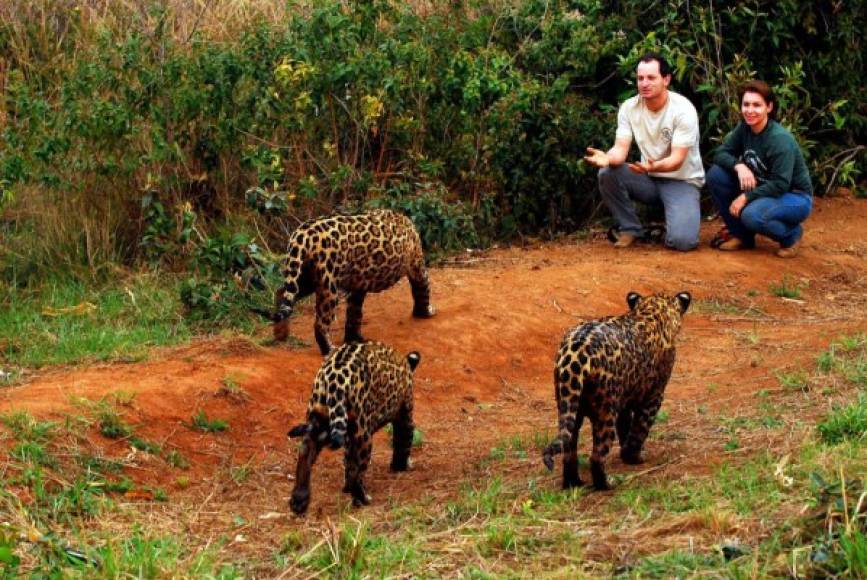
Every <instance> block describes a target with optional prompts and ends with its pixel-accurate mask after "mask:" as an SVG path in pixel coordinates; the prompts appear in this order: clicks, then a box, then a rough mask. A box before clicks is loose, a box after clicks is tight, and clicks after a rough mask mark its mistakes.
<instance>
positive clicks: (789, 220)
mask: <svg viewBox="0 0 867 580" xmlns="http://www.w3.org/2000/svg"><path fill="white" fill-rule="evenodd" d="M707 188H708V189H709V190H710V194H711V196H712V197H713V201H714V203H715V204H716V207H717V209H718V210H719V215H720V217H721V218H722V219H723V222H725V224H726V227H727V228H728V230H729V232H731V234H732V235H733V236H735V237H737V238H739V239H740V240H741V241H742V242H744V244H746V245H747V246H750V247H752V246H754V245H755V243H756V234H762V235H763V236H767V237H769V238H771V239H772V240H775V241H777V242H779V244H780V247H782V248H788V247H791V246H794V245H795V244H796V243H797V242H798V240H800V239H801V236H802V235H803V234H804V228H803V227H801V222H803V221H804V220H805V219H807V216H809V215H810V211H811V210H812V209H813V197H812V196H811V195H810V194H808V193H804V192H801V191H790V192H787V193H784V194H783V195H781V196H780V197H760V198H759V199H756V200H753V201H751V202H750V203H748V204H747V205H746V206H745V207H744V209H743V210H742V211H741V216H740V218H736V217H735V216H733V215H732V214H731V212H730V211H729V206H730V205H731V203H732V201H734V199H735V198H736V197H737V196H739V195H740V194H741V191H740V184H739V183H738V179H737V176H736V175H735V174H734V173H733V172H730V171H726V170H725V169H723V168H722V167H720V166H719V165H714V166H713V167H711V168H710V171H708V172H707Z"/></svg>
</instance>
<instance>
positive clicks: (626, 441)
mask: <svg viewBox="0 0 867 580" xmlns="http://www.w3.org/2000/svg"><path fill="white" fill-rule="evenodd" d="M691 300H692V297H691V296H690V294H689V292H680V293H678V294H676V295H675V296H666V295H662V294H655V295H652V296H647V297H644V296H641V295H640V294H638V293H636V292H630V293H629V294H628V295H627V297H626V302H627V304H628V305H629V312H627V313H626V314H623V315H621V316H611V317H607V318H602V319H599V320H594V321H589V322H585V323H583V324H579V325H578V326H575V327H573V328H572V329H570V330H569V331H567V332H566V335H565V336H564V338H563V341H562V343H561V345H560V349H559V351H558V353H557V358H556V361H555V366H554V396H555V399H556V402H557V413H558V434H557V437H556V438H555V439H554V440H553V441H552V442H551V444H550V445H548V446H547V447H546V448H545V450H544V452H543V455H542V460H543V462H544V464H545V466H546V467H547V468H548V470H549V471H550V470H553V469H554V456H555V455H557V454H560V453H563V454H564V457H563V488H564V489H566V488H571V487H575V486H579V485H581V484H582V481H581V478H580V477H579V475H578V452H577V448H578V432H579V430H580V429H581V424H582V422H583V421H584V418H585V417H587V418H588V419H589V420H590V422H591V425H592V431H593V450H592V453H591V455H590V472H591V476H592V479H593V486H594V488H596V489H610V484H609V483H608V478H607V476H606V473H605V460H606V458H607V456H608V453H609V451H610V449H611V445H612V443H613V441H614V436H615V433H616V435H617V438H618V440H619V442H620V457H621V459H622V460H623V462H624V463H627V464H637V463H642V462H643V459H642V457H641V451H642V448H643V446H644V442H645V440H646V439H647V436H648V433H649V432H650V428H651V426H652V425H653V422H654V421H655V420H656V414H657V413H658V411H659V408H660V406H661V405H662V399H663V395H664V392H665V387H666V385H667V384H668V380H669V378H670V377H671V372H672V369H673V368H674V359H675V337H676V336H677V334H678V332H679V331H680V327H681V322H682V320H683V316H684V314H685V313H686V311H687V309H688V308H689V304H690V302H691Z"/></svg>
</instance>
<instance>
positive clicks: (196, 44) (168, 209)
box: [0, 0, 867, 283]
mask: <svg viewBox="0 0 867 580" xmlns="http://www.w3.org/2000/svg"><path fill="white" fill-rule="evenodd" d="M7 4H9V6H8V7H6V9H5V10H4V12H3V16H2V18H3V20H2V21H0V46H2V47H3V48H4V51H3V54H4V57H3V59H4V60H3V76H2V79H0V82H2V83H3V84H4V99H3V101H2V103H0V119H2V127H3V129H2V137H0V138H2V140H3V144H4V146H3V147H2V148H0V208H2V210H3V212H4V221H5V220H6V217H5V216H9V220H11V223H13V224H14V227H12V229H11V232H10V233H11V235H10V236H8V237H9V238H11V241H9V242H8V247H9V252H7V253H9V254H13V255H15V256H17V257H16V258H15V259H14V260H11V259H10V258H6V259H5V260H4V262H5V264H4V266H3V272H4V277H6V278H7V279H15V280H22V279H24V278H27V277H28V276H30V275H31V274H29V272H31V271H33V270H36V271H39V270H53V269H59V268H60V267H63V268H64V269H69V270H72V271H74V272H75V273H77V274H79V275H93V274H92V272H94V271H98V270H100V269H101V268H103V269H105V270H107V271H110V270H111V268H107V267H105V266H106V265H108V264H113V263H121V264H135V263H136V262H137V261H138V260H139V259H141V258H145V259H147V260H148V261H151V262H160V263H163V264H165V263H166V262H168V263H169V265H170V266H172V267H176V268H180V267H184V266H185V265H186V263H185V262H186V259H187V258H188V257H189V256H190V255H191V252H192V251H193V246H195V245H200V244H204V243H206V238H207V235H206V234H205V233H201V234H200V235H197V233H198V232H210V231H212V230H219V229H220V227H224V226H225V225H226V224H229V223H237V222H238V221H243V222H246V224H249V225H250V226H253V225H255V226H263V227H262V228H261V229H259V230H256V231H261V232H263V238H262V239H260V240H257V241H258V242H259V243H271V242H275V241H277V240H278V239H281V238H280V236H283V237H284V238H285V235H286V232H287V231H289V230H291V225H293V224H294V223H297V222H296V221H295V218H296V217H299V216H300V217H301V218H304V217H309V216H310V215H314V214H320V213H326V212H330V211H333V210H334V209H335V208H338V207H341V206H356V207H357V206H360V205H363V204H364V203H365V202H367V201H369V200H370V198H371V197H376V195H377V192H383V191H389V192H390V193H389V194H388V196H386V197H387V201H386V203H389V204H390V205H389V206H390V207H399V208H402V209H404V210H405V211H407V212H408V213H410V214H411V215H413V216H414V219H415V218H418V219H419V227H420V228H423V229H424V230H425V232H427V233H426V234H425V236H426V242H425V243H426V244H428V246H429V247H430V248H432V250H433V251H444V250H447V249H453V248H455V247H460V246H461V245H475V244H477V243H478V240H477V238H478V237H482V238H487V237H488V236H493V235H496V236H510V235H513V234H516V233H536V232H540V231H544V232H554V231H558V230H570V229H573V228H575V227H577V226H580V225H582V224H583V223H584V222H585V221H586V220H587V219H589V217H590V216H591V215H593V209H594V206H595V204H596V203H597V202H596V179H595V171H593V170H592V169H591V168H588V167H587V166H585V165H584V164H583V163H582V162H581V161H580V157H581V155H582V153H583V149H584V147H586V146H588V145H596V146H600V147H605V146H606V145H607V144H608V143H610V141H611V139H612V137H613V128H614V113H615V111H616V107H617V104H618V103H619V102H620V101H621V100H622V99H623V98H624V97H625V96H627V95H629V94H631V93H633V92H634V88H633V81H632V74H633V69H634V65H635V62H634V60H635V57H636V56H638V54H639V53H641V52H642V51H644V50H647V49H656V50H660V51H662V52H663V53H665V54H667V55H668V56H669V57H670V59H671V61H672V62H673V63H674V64H675V81H674V85H675V87H674V88H675V89H676V90H678V91H679V92H681V93H683V94H685V95H686V96H687V97H689V98H690V99H692V101H693V102H694V103H695V104H696V108H697V110H698V111H699V112H700V115H701V120H700V121H701V128H702V143H701V146H702V151H703V152H704V153H705V154H706V155H707V156H710V155H711V154H712V150H713V148H714V147H715V145H716V144H717V143H718V142H719V140H720V139H721V138H722V137H723V136H724V135H725V133H726V132H727V131H728V130H730V128H731V127H732V126H733V123H734V122H735V121H736V120H737V118H738V112H737V103H735V102H734V101H735V100H736V97H735V91H736V87H737V85H738V83H740V82H741V81H742V80H744V79H746V78H748V77H752V76H759V77H762V78H765V79H766V80H768V81H770V82H771V83H772V84H773V85H774V86H775V87H776V88H777V90H778V93H779V96H780V106H779V111H780V114H781V120H782V121H783V123H784V124H785V125H787V126H788V127H790V128H791V129H792V130H793V131H794V132H795V133H796V135H797V136H798V137H799V139H800V140H801V145H802V147H804V149H805V150H806V152H807V156H808V160H809V163H810V165H811V173H812V176H813V178H814V180H815V182H816V185H817V186H818V191H819V192H820V193H821V192H822V191H824V190H826V189H830V188H832V187H834V186H835V185H845V186H847V187H850V188H853V189H854V190H855V192H856V194H858V193H859V192H860V191H861V190H860V189H859V187H858V186H859V180H862V179H863V175H864V163H865V160H867V150H865V148H864V147H863V143H865V142H867V94H865V92H864V91H863V90H861V89H862V86H861V85H862V82H863V81H862V79H863V77H864V59H865V56H864V55H865V53H867V52H865V50H864V48H863V42H864V41H863V35H862V34H861V28H863V23H862V22H861V21H862V20H863V18H862V15H863V12H864V9H865V0H855V1H853V2H846V3H827V2H826V3H821V2H820V3H809V2H800V3H799V2H770V1H769V0H760V1H758V2H757V1H754V0H749V1H748V0H738V1H736V2H731V3H727V4H725V5H722V4H720V3H696V2H688V1H687V0H673V1H671V2H666V3H656V4H652V5H648V4H647V3H646V2H639V1H638V0H623V1H620V2H590V1H585V0H553V1H551V0H521V1H519V2H516V3H506V4H503V3H499V2H491V1H488V0H482V1H481V2H477V3H474V4H473V9H472V10H468V9H466V8H465V7H464V6H463V5H462V4H461V3H447V4H443V5H441V6H437V7H436V9H431V10H430V11H429V12H428V13H425V14H421V13H419V12H418V11H417V10H415V9H414V7H413V6H412V5H411V4H410V5H406V4H403V3H398V2H393V1H389V0H378V1H376V2H354V3H346V2H338V1H337V0H325V1H323V2H317V3H314V4H313V5H311V6H310V7H308V8H306V9H304V10H296V9H294V8H295V4H294V3H288V4H287V3H282V2H280V3H278V2H276V0H274V1H273V2H270V3H268V2H264V3H259V4H258V5H257V6H256V7H255V8H251V9H250V12H249V14H250V16H249V18H248V19H241V20H240V21H235V20H233V21H232V22H231V26H228V25H227V23H226V22H224V21H221V22H220V26H213V27H211V28H197V25H198V21H197V19H198V18H199V17H201V16H202V14H199V13H198V12H197V13H196V14H197V15H195V14H193V11H184V10H176V11H173V10H171V9H170V7H169V6H167V5H166V4H165V3H157V4H154V5H153V6H150V7H149V8H148V9H146V10H139V8H138V7H137V6H133V4H129V5H118V6H116V7H114V9H113V10H112V11H109V12H108V13H105V14H103V13H99V12H98V11H97V10H96V9H95V8H91V7H89V6H81V7H79V10H77V11H73V10H67V4H68V3H66V2H56V3H48V4H39V3H37V4H36V5H34V4H32V3H29V2H26V1H25V0H9V2H7ZM272 9H273V10H280V11H281V14H285V18H280V19H273V18H264V17H262V16H264V15H265V14H266V13H267V11H268V10H272ZM211 12H214V14H212V13H211ZM216 12H218V11H217V9H215V10H214V11H206V14H204V16H205V18H214V19H216V20H220V19H219V17H218V15H217V14H216ZM184 19H186V20H184ZM226 20H229V19H226ZM181 21H184V22H185V24H184V25H180V24H179V23H180V22H181ZM194 21H195V22H194ZM46 22H50V23H52V25H51V26H46V25H45V24H44V23H46ZM176 30H194V31H195V32H194V33H193V34H189V35H185V36H183V37H180V36H179V35H176V34H175V33H174V31H176ZM13 38H14V39H16V40H15V42H12V41H11V39H13ZM841 54H845V55H846V58H840V55H841ZM396 182H399V183H411V184H434V185H431V186H416V185H413V186H408V187H406V186H405V187H406V189H402V190H401V189H395V186H394V183H396ZM154 191H156V192H159V195H158V196H156V195H152V194H151V193H145V194H142V193H141V192H154ZM250 192H253V195H252V197H251V196H250V195H249V194H250ZM446 192H447V193H446ZM394 194H398V195H397V197H393V196H394ZM404 196H406V197H408V199H406V200H403V199H400V198H401V197H404ZM248 204H249V205H248ZM453 204H454V206H455V207H454V209H452V208H451V206H452V205H453ZM250 209H254V210H255V211H254V212H251V211H250ZM470 220H472V222H473V223H474V226H475V233H473V231H472V229H470V230H469V231H466V234H464V232H462V231H458V230H459V229H460V228H462V227H463V226H468V225H469V223H470ZM3 227H7V226H6V225H5V223H4V226H3ZM236 229H244V230H247V231H254V230H253V228H252V227H248V228H236ZM5 233H6V232H4V234H5ZM483 241H484V240H483ZM5 249H6V248H4V250H5ZM10 263H11V267H10ZM222 266H223V265H220V267H222ZM16 283H17V282H16Z"/></svg>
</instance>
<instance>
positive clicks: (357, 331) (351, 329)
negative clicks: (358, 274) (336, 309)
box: [343, 291, 367, 342]
mask: <svg viewBox="0 0 867 580" xmlns="http://www.w3.org/2000/svg"><path fill="white" fill-rule="evenodd" d="M366 296H367V292H363V291H355V292H350V294H349V296H348V297H347V299H346V332H345V334H344V335H343V342H364V337H363V336H362V335H361V320H362V312H361V310H362V308H363V306H364V298H365V297H366Z"/></svg>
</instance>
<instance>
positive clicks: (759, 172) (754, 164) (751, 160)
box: [743, 149, 768, 181]
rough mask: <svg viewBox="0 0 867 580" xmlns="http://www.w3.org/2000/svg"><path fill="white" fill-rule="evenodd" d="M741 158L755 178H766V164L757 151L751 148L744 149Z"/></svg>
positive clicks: (762, 179)
mask: <svg viewBox="0 0 867 580" xmlns="http://www.w3.org/2000/svg"><path fill="white" fill-rule="evenodd" d="M743 160H744V163H745V164H746V166H747V167H749V168H750V171H752V172H753V175H755V176H756V179H758V180H759V181H765V180H766V179H767V178H768V166H767V165H765V164H764V163H763V162H762V158H761V157H759V154H758V153H756V152H755V151H753V150H752V149H747V150H746V151H744V155H743Z"/></svg>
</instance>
